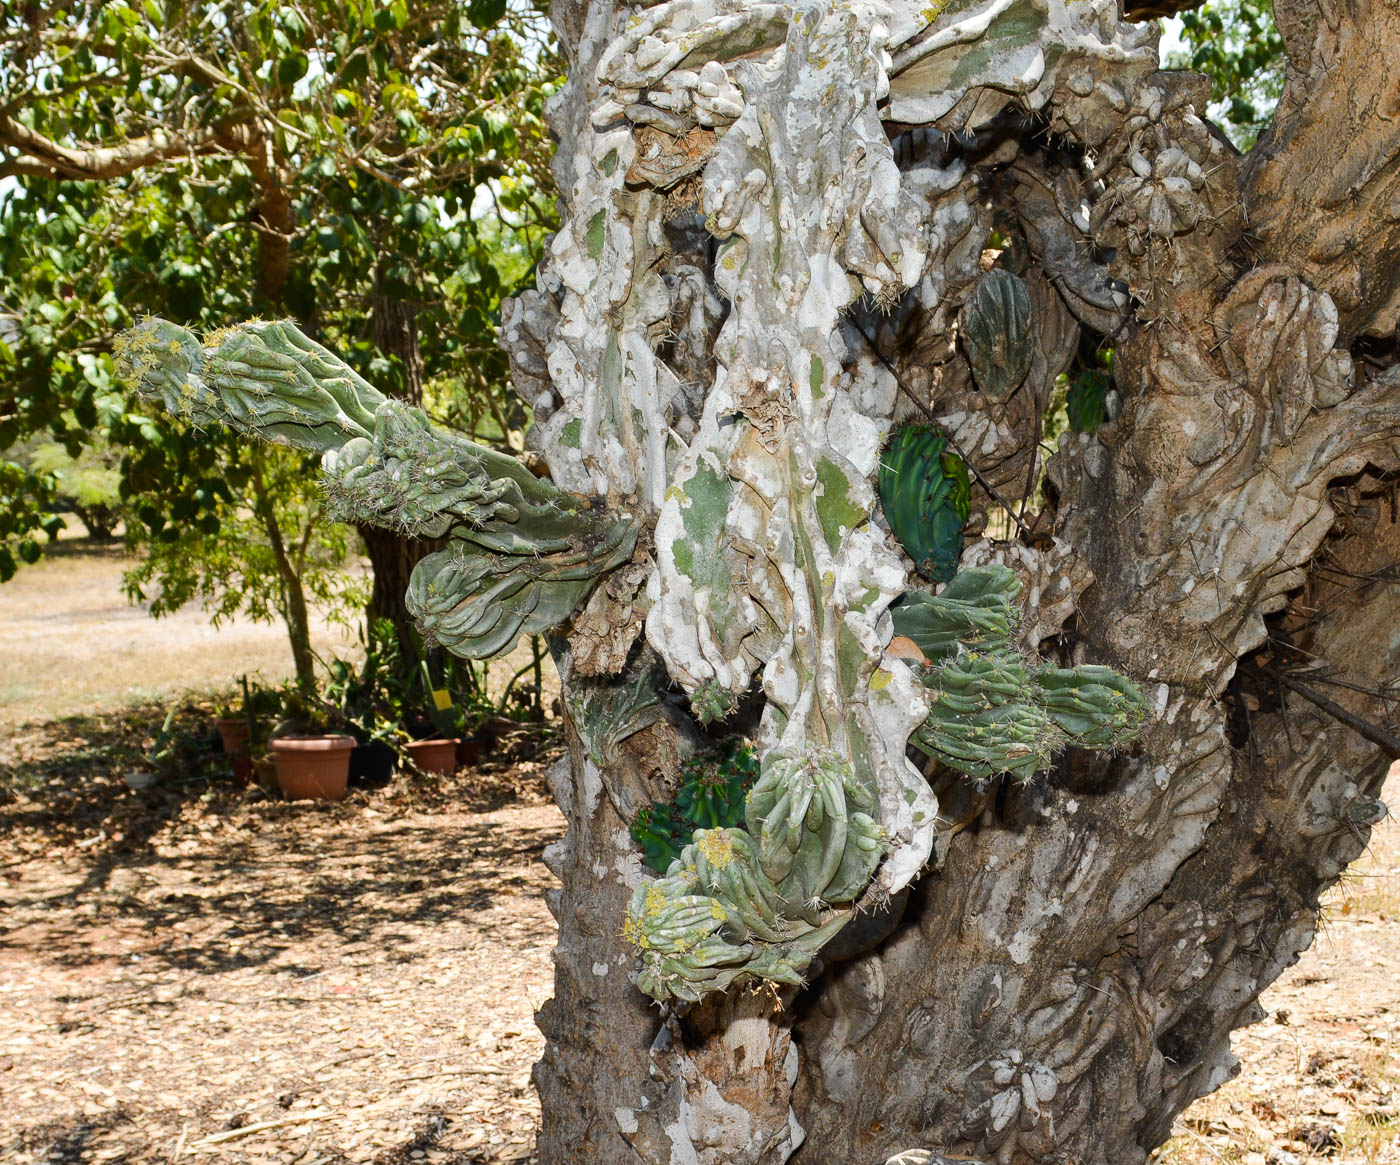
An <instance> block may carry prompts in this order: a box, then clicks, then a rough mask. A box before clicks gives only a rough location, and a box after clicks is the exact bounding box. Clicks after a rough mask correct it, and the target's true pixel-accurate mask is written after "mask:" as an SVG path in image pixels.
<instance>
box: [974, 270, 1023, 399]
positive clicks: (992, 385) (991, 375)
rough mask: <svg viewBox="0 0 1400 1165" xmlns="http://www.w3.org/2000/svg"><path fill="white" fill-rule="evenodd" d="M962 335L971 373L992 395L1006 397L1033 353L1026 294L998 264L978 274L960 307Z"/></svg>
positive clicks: (1020, 376) (1013, 388) (997, 397)
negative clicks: (982, 273)
mask: <svg viewBox="0 0 1400 1165" xmlns="http://www.w3.org/2000/svg"><path fill="white" fill-rule="evenodd" d="M962 339H963V345H964V346H965V347H966V348H967V358H968V362H969V363H970V364H971V365H972V376H973V379H974V380H976V381H977V387H978V388H980V389H981V390H982V391H983V392H984V393H986V394H987V395H988V396H989V397H991V398H992V399H993V400H1006V399H1007V398H1008V397H1010V395H1011V394H1012V393H1013V392H1015V391H1016V389H1018V388H1019V387H1020V386H1021V384H1022V382H1023V381H1024V380H1025V379H1026V376H1027V374H1028V373H1029V372H1030V370H1031V360H1032V359H1033V358H1034V356H1035V332H1034V330H1033V328H1032V318H1031V295H1030V291H1029V290H1028V289H1027V288H1026V285H1025V283H1024V282H1023V281H1022V280H1021V279H1020V278H1019V277H1017V276H1015V275H1013V274H1012V273H1011V272H1010V271H1003V270H1002V269H1001V268H1000V267H994V268H992V270H990V271H988V272H986V273H985V274H984V275H982V276H981V277H980V278H979V279H978V280H977V283H976V284H975V285H974V286H973V288H972V294H971V295H970V296H969V297H968V300H967V303H966V304H964V305H963V310H962Z"/></svg>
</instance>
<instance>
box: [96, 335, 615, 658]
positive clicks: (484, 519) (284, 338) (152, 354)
mask: <svg viewBox="0 0 1400 1165" xmlns="http://www.w3.org/2000/svg"><path fill="white" fill-rule="evenodd" d="M116 354H117V364H118V371H119V373H120V374H121V375H122V376H123V378H124V379H125V380H127V381H128V382H129V383H130V384H131V385H132V386H133V387H134V388H135V389H136V390H137V391H139V392H140V393H141V394H142V395H143V396H145V397H147V398H148V399H150V400H152V401H154V402H156V403H158V404H160V405H162V406H163V407H164V408H165V409H166V410H167V411H168V412H170V413H171V414H172V415H174V416H176V417H179V418H181V419H183V420H185V421H187V422H189V423H190V424H192V425H196V426H201V427H202V426H208V425H212V424H224V425H228V426H229V427H231V428H233V429H235V430H237V431H238V432H242V433H248V434H251V435H253V436H256V437H260V438H262V439H263V440H267V441H274V442H277V443H279V444H283V445H293V446H296V447H297V448H301V449H308V450H313V451H315V452H319V453H320V454H321V455H322V457H321V466H322V472H323V477H324V481H325V487H326V494H327V497H328V498H329V501H330V505H331V509H332V512H333V513H334V514H335V515H336V516H338V517H340V518H343V519H345V520H347V521H355V522H364V523H367V524H369V525H378V526H386V527H390V528H392V529H396V530H400V531H402V532H404V533H408V534H415V535H420V536H424V537H428V538H437V539H445V540H446V541H447V542H448V545H447V547H446V549H444V550H440V551H437V552H436V553H434V554H430V555H428V556H427V557H426V558H424V559H423V560H422V561H421V562H420V563H419V564H418V566H417V567H416V568H415V569H414V572H413V576H412V579H411V580H410V583H409V592H408V599H407V604H408V609H409V611H410V612H411V613H412V614H413V615H414V617H415V618H416V619H417V620H418V622H419V625H420V626H421V628H422V630H423V633H424V636H425V638H426V639H427V640H428V642H429V643H430V644H433V643H440V644H441V645H442V646H444V647H446V648H447V649H448V650H449V651H452V652H454V653H455V654H457V655H462V656H467V657H469V658H477V659H480V658H486V657H489V656H492V655H496V654H499V653H500V652H502V651H507V650H509V649H510V648H511V647H512V646H513V645H514V643H515V641H516V640H517V639H518V638H519V636H520V635H521V634H525V633H532V632H539V631H545V630H548V629H549V628H551V627H555V626H557V625H558V624H560V623H562V622H564V621H565V620H566V619H568V618H569V616H570V615H571V614H572V613H573V611H574V610H575V608H576V607H577V606H578V605H579V604H580V603H581V602H582V601H583V599H584V598H585V597H586V596H587V594H588V592H589V591H590V590H591V589H592V586H593V583H594V581H595V580H596V579H597V578H598V576H599V575H600V574H602V573H603V572H605V571H607V570H610V569H611V568H613V567H614V566H617V565H619V564H620V563H622V562H624V561H626V560H627V559H628V558H629V557H631V554H632V550H633V547H634V546H635V545H636V540H637V530H636V526H635V525H634V524H633V522H632V521H631V519H630V518H628V517H626V516H618V515H615V514H609V513H604V512H600V511H597V510H595V509H594V508H593V507H592V506H591V505H590V503H589V502H588V501H587V500H585V499H582V498H578V497H575V496H574V495H572V494H568V493H565V492H564V491H562V490H560V489H557V488H556V487H555V486H554V485H552V484H551V483H549V482H546V481H541V480H540V479H539V478H536V477H535V476H534V475H533V474H532V473H530V472H529V470H527V469H526V468H525V467H524V466H522V465H520V464H519V463H518V462H517V461H515V459H514V458H512V457H509V456H507V455H506V454H503V453H499V452H497V451H496V450H494V449H488V448H485V447H484V446H481V445H477V444H475V443H474V442H472V441H468V440H466V439H465V438H464V437H460V436H458V435H456V434H455V433H450V432H447V431H446V430H443V429H440V428H438V427H436V426H435V425H433V424H432V422H431V421H430V420H429V419H428V417H427V416H426V415H425V414H424V413H423V411H422V410H421V409H418V408H414V407H412V406H410V405H406V404H404V403H402V402H400V401H395V400H390V399H389V398H387V397H385V396H384V395H383V394H381V393H380V392H378V391H377V390H376V389H375V388H373V387H372V386H371V385H370V384H368V383H366V382H365V381H364V380H363V379H362V378H361V377H360V376H359V374H358V373H356V372H355V370H354V369H352V368H351V367H350V366H349V365H347V364H346V363H345V362H344V361H343V360H341V359H340V358H339V357H338V356H336V355H335V354H334V353H333V352H331V351H329V350H328V349H327V348H324V347H322V346H321V345H320V344H317V343H316V342H315V341H314V340H311V339H309V338H307V337H306V336H305V335H303V334H302V333H301V332H300V331H299V330H298V329H297V327H296V326H295V325H294V324H292V323H291V322H289V321H285V320H283V321H277V322H273V323H266V322H261V321H254V322H252V323H246V324H239V325H238V326H237V327H233V328H226V329H223V330H221V331H218V332H213V333H210V334H209V335H208V336H206V337H205V338H204V341H203V342H202V343H201V341H200V340H199V339H198V337H196V336H195V334H194V333H193V332H191V331H189V330H188V329H186V328H182V327H180V326H179V325H177V324H172V323H170V322H168V321H166V320H160V319H148V320H145V321H143V322H142V323H141V324H140V325H139V326H137V327H136V328H134V329H133V330H132V331H130V332H128V333H126V335H125V336H123V337H122V338H121V339H120V340H119V342H118V345H117V352H116Z"/></svg>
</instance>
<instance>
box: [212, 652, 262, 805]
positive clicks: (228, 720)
mask: <svg viewBox="0 0 1400 1165" xmlns="http://www.w3.org/2000/svg"><path fill="white" fill-rule="evenodd" d="M239 683H240V685H241V686H242V688H243V708H242V709H241V710H240V711H238V712H234V711H233V709H232V707H230V706H229V705H224V706H222V707H221V708H220V709H219V715H218V716H217V717H216V718H215V720H214V725H215V727H216V728H218V730H219V741H220V742H221V743H222V745H223V749H224V753H225V755H226V756H227V757H228V758H229V763H230V764H231V765H232V766H233V779H234V782H235V783H236V784H237V785H238V787H239V788H240V789H241V788H244V787H246V786H247V785H248V784H249V783H250V782H251V781H252V779H253V745H252V741H253V717H252V706H251V702H250V700H249V698H248V677H247V676H246V675H245V676H241V677H240V678H239Z"/></svg>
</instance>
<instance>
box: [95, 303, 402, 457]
mask: <svg viewBox="0 0 1400 1165" xmlns="http://www.w3.org/2000/svg"><path fill="white" fill-rule="evenodd" d="M117 368H118V372H119V374H120V375H121V376H122V377H123V378H124V379H125V380H127V381H128V382H129V383H130V384H131V385H132V387H134V388H135V389H136V390H137V391H138V392H139V393H141V395H142V396H144V397H147V398H148V399H150V400H153V401H155V402H156V403H158V404H160V405H161V406H162V407H164V408H165V410H166V411H167V412H169V413H171V414H173V415H174V416H177V417H180V418H181V419H183V420H187V421H189V422H190V423H191V424H194V425H200V426H203V425H210V424H224V425H228V426H230V427H232V428H235V429H238V430H239V431H240V432H244V433H251V434H253V435H255V436H259V437H262V438H263V439H264V440H268V441H276V442H278V443H279V444H283V445H295V446H296V447H298V448H301V449H309V450H313V451H315V452H322V453H323V452H325V451H326V450H327V449H338V448H339V447H340V446H342V445H344V444H345V442H346V441H349V440H350V439H352V438H354V437H368V436H369V435H370V434H371V433H372V432H373V430H374V424H375V413H376V411H377V410H378V409H379V407H380V406H381V405H382V404H383V403H384V402H385V399H386V398H385V397H384V396H383V394H382V393H380V392H379V391H378V390H376V389H375V388H373V387H372V386H371V385H369V384H368V383H366V382H365V380H363V379H362V378H361V377H360V375H359V374H358V373H357V372H356V371H355V370H354V369H353V368H351V367H350V366H349V365H348V364H346V363H345V362H344V361H343V360H341V359H340V358H339V357H338V356H336V355H335V354H334V353H333V352H331V351H330V350H329V349H327V348H324V347H322V346H321V345H320V344H318V343H316V342H315V341H314V340H311V339H309V338H308V337H306V336H305V335H303V334H302V333H301V331H300V330H298V329H297V327H296V325H294V324H292V323H290V322H289V321H285V320H283V321H278V322H274V323H264V322H260V321H254V322H252V323H247V324H240V325H239V326H237V327H234V328H227V329H223V330H221V331H218V332H213V333H211V334H210V335H209V336H207V337H206V338H205V340H204V342H203V343H201V341H200V340H199V338H198V337H197V336H195V334H194V333H193V332H191V331H190V330H189V329H188V328H182V327H180V326H179V325H178V324H172V323H170V322H169V321H168V320H162V319H155V318H152V319H147V320H143V321H142V322H141V323H140V324H138V325H137V326H136V327H135V328H133V329H132V330H131V331H130V332H128V333H127V334H126V335H125V336H123V337H122V339H121V341H120V343H119V345H118V348H117Z"/></svg>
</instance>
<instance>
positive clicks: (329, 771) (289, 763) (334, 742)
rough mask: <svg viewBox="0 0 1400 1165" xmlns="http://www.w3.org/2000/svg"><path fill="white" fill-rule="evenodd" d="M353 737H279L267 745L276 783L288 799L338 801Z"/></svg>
mask: <svg viewBox="0 0 1400 1165" xmlns="http://www.w3.org/2000/svg"><path fill="white" fill-rule="evenodd" d="M354 748H355V738H354V737H353V736H283V737H281V738H280V739H277V740H274V741H272V742H271V744H269V745H268V749H269V750H270V751H271V753H272V755H273V756H274V757H276V758H277V783H278V785H280V786H281V787H282V795H283V796H284V797H286V798H287V800H289V801H305V800H310V799H313V798H314V799H320V800H322V801H339V800H340V799H341V798H343V797H344V796H345V787H346V782H347V781H348V779H349V777H350V753H351V752H352V751H353V750H354Z"/></svg>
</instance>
